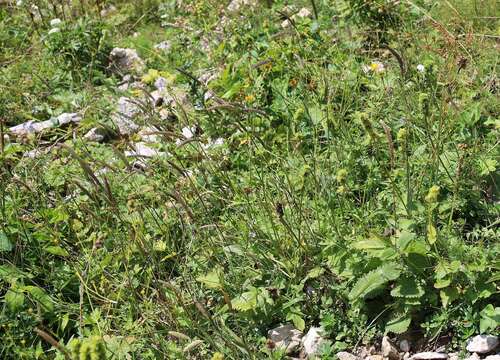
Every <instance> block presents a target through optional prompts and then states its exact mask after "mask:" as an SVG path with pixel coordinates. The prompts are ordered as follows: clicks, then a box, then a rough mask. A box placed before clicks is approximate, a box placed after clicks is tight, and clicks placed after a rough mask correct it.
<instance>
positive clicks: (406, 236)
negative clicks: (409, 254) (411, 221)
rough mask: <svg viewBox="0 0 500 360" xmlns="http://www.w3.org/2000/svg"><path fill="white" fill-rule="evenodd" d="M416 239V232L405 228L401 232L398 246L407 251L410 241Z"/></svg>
mask: <svg viewBox="0 0 500 360" xmlns="http://www.w3.org/2000/svg"><path fill="white" fill-rule="evenodd" d="M414 239H415V234H414V233H411V232H409V231H406V230H403V231H401V232H400V233H399V236H398V240H397V246H398V248H399V250H401V251H402V252H406V250H407V249H408V246H409V245H410V243H411V242H412V241H413V240H414Z"/></svg>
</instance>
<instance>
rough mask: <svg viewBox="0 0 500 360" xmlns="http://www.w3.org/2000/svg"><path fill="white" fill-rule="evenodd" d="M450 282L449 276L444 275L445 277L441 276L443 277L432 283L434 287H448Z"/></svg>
mask: <svg viewBox="0 0 500 360" xmlns="http://www.w3.org/2000/svg"><path fill="white" fill-rule="evenodd" d="M450 284H451V279H450V278H449V277H446V278H443V279H438V280H437V281H436V282H435V283H434V287H435V288H436V289H443V288H445V287H448V286H450Z"/></svg>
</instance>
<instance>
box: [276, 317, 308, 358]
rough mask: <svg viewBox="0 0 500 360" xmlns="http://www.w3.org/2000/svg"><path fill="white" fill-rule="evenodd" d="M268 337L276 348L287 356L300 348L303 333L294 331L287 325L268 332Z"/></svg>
mask: <svg viewBox="0 0 500 360" xmlns="http://www.w3.org/2000/svg"><path fill="white" fill-rule="evenodd" d="M268 336H269V340H270V341H272V343H274V346H275V347H276V348H281V349H285V352H286V353H287V354H291V353H294V352H295V351H297V350H298V348H299V347H300V341H301V339H302V336H303V333H302V331H300V330H297V329H295V328H294V327H293V326H292V325H290V324H287V325H283V326H279V327H277V328H274V329H272V330H269V332H268Z"/></svg>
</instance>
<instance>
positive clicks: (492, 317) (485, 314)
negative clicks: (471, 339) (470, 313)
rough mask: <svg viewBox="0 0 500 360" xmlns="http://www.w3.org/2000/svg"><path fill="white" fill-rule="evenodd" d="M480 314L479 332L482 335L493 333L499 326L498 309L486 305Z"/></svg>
mask: <svg viewBox="0 0 500 360" xmlns="http://www.w3.org/2000/svg"><path fill="white" fill-rule="evenodd" d="M480 314H481V319H480V320H479V331H480V332H481V333H482V334H484V333H487V332H489V331H493V330H495V329H496V328H497V327H498V326H500V307H493V305H492V304H488V305H486V307H485V308H484V309H483V310H481V312H480Z"/></svg>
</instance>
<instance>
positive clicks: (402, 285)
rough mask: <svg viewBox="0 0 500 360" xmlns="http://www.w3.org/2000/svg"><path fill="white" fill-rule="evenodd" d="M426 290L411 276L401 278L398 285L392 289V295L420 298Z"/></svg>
mask: <svg viewBox="0 0 500 360" xmlns="http://www.w3.org/2000/svg"><path fill="white" fill-rule="evenodd" d="M424 293H425V291H424V289H423V288H422V286H421V285H420V284H419V283H418V282H417V281H416V280H415V279H411V278H402V279H399V281H398V283H397V285H396V287H395V288H394V289H392V291H391V296H393V297H405V298H419V297H421V296H422V295H424Z"/></svg>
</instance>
